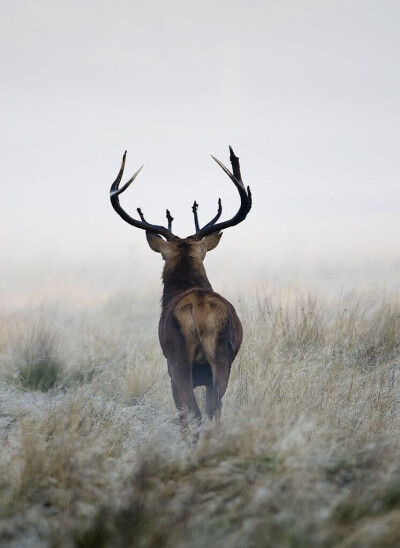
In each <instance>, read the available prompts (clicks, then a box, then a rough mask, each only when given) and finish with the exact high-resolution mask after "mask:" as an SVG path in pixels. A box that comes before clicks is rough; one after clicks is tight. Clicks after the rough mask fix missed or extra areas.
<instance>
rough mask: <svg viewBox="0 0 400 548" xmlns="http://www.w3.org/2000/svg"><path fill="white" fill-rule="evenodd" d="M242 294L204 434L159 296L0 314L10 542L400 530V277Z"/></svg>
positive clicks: (0, 403)
mask: <svg viewBox="0 0 400 548" xmlns="http://www.w3.org/2000/svg"><path fill="white" fill-rule="evenodd" d="M226 296H228V295H226ZM228 297H229V296H228ZM235 304H236V305H237V309H238V312H239V315H240V317H241V319H242V321H243V325H244V331H245V338H244V343H243V346H242V349H241V351H240V353H239V356H238V358H237V360H236V361H235V362H234V365H233V369H232V374H231V379H230V384H229V387H228V391H227V393H226V395H225V397H224V400H223V403H224V408H223V414H222V423H221V425H215V424H209V423H208V424H207V423H205V424H204V425H203V426H202V430H201V436H200V441H199V443H198V445H197V446H196V447H194V448H193V447H192V444H191V435H192V433H191V432H190V431H189V432H187V434H186V439H182V437H181V434H180V430H179V427H178V424H177V421H176V412H175V409H174V405H173V401H172V395H171V390H170V385H169V378H168V375H167V372H166V364H165V360H164V358H163V356H162V354H161V351H160V348H159V345H158V340H157V316H158V311H157V303H156V302H152V303H151V304H148V303H146V302H140V301H138V300H137V299H136V298H135V296H132V295H126V294H125V295H119V296H118V295H117V296H115V297H114V298H113V299H109V300H108V301H107V303H105V304H102V305H101V306H100V305H98V306H96V307H91V308H88V309H86V310H82V309H81V310H79V312H77V310H76V309H75V310H68V309H67V308H66V306H65V305H58V306H55V305H54V306H50V305H43V306H41V307H25V308H24V309H23V310H20V311H19V312H18V313H13V314H3V315H2V316H1V318H0V336H1V339H0V344H1V346H0V351H1V354H0V545H1V546H10V547H18V548H20V547H23V546H34V547H36V546H61V547H64V546H65V547H70V546H71V547H72V546H78V547H100V548H101V547H128V546H135V547H136V546H139V547H156V546H157V547H160V546H169V547H174V548H175V547H186V546H190V547H194V548H196V547H199V548H200V547H204V546H209V547H210V548H211V547H213V548H214V547H222V546H223V547H225V546H226V547H228V546H229V547H234V548H235V547H237V548H239V547H246V548H247V547H258V546H260V547H265V546H273V547H275V546H278V547H310V546H318V547H325V546H341V547H358V546H360V547H361V546H362V547H369V546H377V547H378V546H379V547H384V546H388V547H389V546H390V547H392V546H400V527H399V524H400V298H399V295H397V294H393V293H392V294H384V292H382V291H376V292H372V291H371V292H363V293H361V294H357V293H352V294H350V295H347V296H343V297H336V298H334V299H328V298H325V297H323V296H318V297H316V296H313V295H309V294H306V293H304V292H302V291H299V290H294V289H293V290H287V291H286V290H285V291H283V290H282V291H281V292H280V291H278V290H276V291H271V292H269V291H264V292H262V294H261V295H258V296H257V297H254V298H252V299H251V298H250V297H248V298H247V299H246V300H244V301H237V302H235ZM197 394H198V397H199V399H200V401H202V400H203V399H204V395H203V393H202V390H201V389H198V392H197Z"/></svg>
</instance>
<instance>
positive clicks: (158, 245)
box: [146, 232, 167, 253]
mask: <svg viewBox="0 0 400 548" xmlns="http://www.w3.org/2000/svg"><path fill="white" fill-rule="evenodd" d="M146 238H147V242H148V244H149V246H150V248H151V249H152V250H153V251H156V252H157V253H163V252H164V251H165V245H166V243H167V242H166V241H165V240H163V239H162V238H161V236H159V235H158V234H154V232H146Z"/></svg>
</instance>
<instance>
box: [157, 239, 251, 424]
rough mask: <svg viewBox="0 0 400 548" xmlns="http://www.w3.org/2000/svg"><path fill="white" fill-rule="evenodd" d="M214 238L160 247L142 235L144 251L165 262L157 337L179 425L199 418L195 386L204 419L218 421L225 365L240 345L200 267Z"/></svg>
mask: <svg viewBox="0 0 400 548" xmlns="http://www.w3.org/2000/svg"><path fill="white" fill-rule="evenodd" d="M220 237H221V234H211V235H209V236H207V237H206V238H204V239H203V240H201V241H198V240H195V239H194V238H185V239H181V238H174V240H172V241H170V242H166V241H164V240H162V239H161V238H160V237H158V236H155V235H152V234H147V239H148V242H149V245H150V247H151V248H152V249H153V250H154V251H158V252H160V253H161V254H162V256H163V258H164V260H165V266H164V271H163V283H164V291H163V297H162V313H161V318H160V324H159V338H160V344H161V348H162V350H163V353H164V355H165V357H166V358H167V362H168V372H169V375H170V377H171V385H172V393H173V396H174V400H175V405H176V407H177V409H178V412H179V415H180V417H181V419H182V421H183V422H184V423H185V424H186V423H187V422H188V421H189V420H192V419H196V420H198V421H201V418H202V417H201V412H200V410H199V407H198V404H197V401H196V398H195V395H194V391H193V388H194V387H196V386H201V385H204V386H206V409H205V411H206V414H207V416H208V417H209V418H210V419H211V418H212V417H213V416H214V415H215V416H217V417H219V416H220V414H221V407H222V402H221V399H222V397H223V395H224V394H225V391H226V387H227V384H228V379H229V374H230V369H231V365H232V362H233V360H234V359H235V356H236V354H237V353H238V351H239V348H240V345H241V342H242V325H241V323H240V320H239V318H238V317H237V315H236V312H235V309H234V307H233V306H232V305H231V304H230V303H229V302H228V301H227V300H226V299H224V297H222V296H221V295H219V294H218V293H215V292H214V291H213V289H212V287H211V284H210V282H209V280H208V278H207V274H206V271H205V269H204V266H203V260H204V257H205V255H206V253H207V251H209V250H211V249H214V248H215V247H216V246H217V245H218V243H219V240H220Z"/></svg>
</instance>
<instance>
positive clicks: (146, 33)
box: [0, 0, 400, 305]
mask: <svg viewBox="0 0 400 548" xmlns="http://www.w3.org/2000/svg"><path fill="white" fill-rule="evenodd" d="M399 25H400V5H399V4H398V2H395V1H387V2H385V3H381V2H377V1H375V2H372V1H364V0H363V1H337V2H320V1H305V2H301V3H299V2H295V1H291V2H289V1H279V2H278V1H274V2H271V1H270V2H262V1H261V0H260V1H248V2H240V1H235V0H230V1H229V2H228V1H226V0H221V1H219V2H211V1H208V0H202V1H201V2H200V1H193V2H183V1H181V0H165V1H148V2H139V1H126V0H124V1H121V0H118V1H116V2H113V3H110V2H106V1H96V2H94V1H87V2H84V3H82V2H77V1H69V2H68V3H61V2H51V1H47V0H37V1H36V2H34V3H32V2H23V3H21V2H18V3H17V2H12V1H8V0H5V1H4V2H3V3H2V23H1V27H2V29H1V35H0V51H1V70H2V85H1V89H0V99H1V102H0V111H1V126H2V129H3V131H2V132H1V135H0V139H1V151H2V161H1V164H0V180H1V184H2V190H3V199H2V200H1V203H0V209H1V211H0V219H1V222H2V231H1V234H2V249H3V252H2V254H1V265H0V266H1V272H2V274H1V276H0V289H1V291H2V294H3V299H2V302H4V303H8V304H9V303H14V305H16V304H18V303H22V302H24V301H26V300H29V299H33V298H34V297H35V296H38V295H48V296H49V295H50V296H51V295H53V294H57V293H60V292H61V293H62V291H64V293H65V295H67V296H68V295H71V298H72V297H73V298H74V299H76V300H77V301H79V300H83V301H85V297H86V298H88V299H89V300H90V299H91V298H92V297H93V299H95V298H100V297H99V296H104V295H109V294H111V293H112V292H113V291H116V290H119V289H121V288H127V289H129V288H135V289H136V290H139V291H154V289H158V288H159V284H160V282H159V277H160V271H161V268H162V264H161V259H160V257H159V256H157V255H155V254H153V253H152V252H151V251H150V250H149V249H148V247H147V243H146V240H145V236H144V233H143V231H140V230H137V229H134V228H133V227H131V226H129V225H127V224H126V223H124V222H123V221H122V220H121V219H120V218H119V217H118V216H117V215H116V213H115V212H114V211H113V210H112V208H111V206H110V203H109V198H108V194H109V187H110V184H111V182H112V181H113V180H114V178H115V176H116V174H117V172H118V169H119V166H120V162H121V157H122V154H123V152H124V150H125V149H127V150H128V157H127V166H126V174H125V176H126V178H128V177H129V176H130V175H131V174H132V173H133V172H134V171H135V170H136V169H137V168H138V167H139V166H140V165H141V164H142V163H144V164H145V167H144V169H143V171H142V172H141V173H140V176H139V177H138V179H137V180H136V181H135V184H134V185H133V186H132V187H131V188H129V191H127V193H126V196H125V195H124V196H123V197H122V198H121V202H122V203H123V205H124V207H125V208H126V209H127V210H128V211H129V212H131V213H132V214H133V213H134V212H136V207H138V206H140V207H142V209H143V211H144V213H145V215H146V218H147V219H148V220H150V222H153V223H155V224H162V223H164V222H166V221H165V209H166V208H167V207H168V208H169V209H170V210H171V212H172V214H173V216H174V218H175V221H174V231H175V233H177V234H178V235H180V236H186V235H189V234H191V233H193V232H194V225H193V218H192V213H191V205H192V203H193V201H194V200H195V199H196V200H197V201H198V202H199V204H200V209H199V216H200V222H203V223H205V222H207V221H208V220H209V219H211V218H212V217H213V216H214V215H215V212H216V208H217V200H218V198H219V197H221V198H222V203H223V208H224V212H223V215H224V218H228V217H229V216H232V215H233V214H234V213H235V211H236V209H237V207H238V201H239V200H238V196H237V193H236V190H235V189H234V187H233V185H232V183H231V182H230V181H229V179H228V178H227V177H226V175H225V174H224V173H223V172H222V171H221V170H220V168H219V167H218V166H217V165H216V164H215V163H214V162H213V160H212V159H211V158H210V156H209V154H210V153H212V154H214V155H215V156H217V157H218V158H219V159H220V160H221V161H222V162H224V163H225V164H227V165H229V156H228V145H232V146H233V147H234V150H235V152H236V154H237V155H238V156H239V157H240V161H241V166H242V175H243V179H244V182H245V183H246V184H248V185H250V186H251V189H252V192H253V197H254V206H253V209H252V211H251V212H250V214H249V216H248V218H247V219H246V221H245V222H244V223H242V224H241V225H239V226H238V227H235V228H230V229H228V230H226V231H225V234H224V236H223V238H222V240H221V243H220V245H219V247H218V249H217V250H215V251H214V252H213V253H212V254H211V253H210V256H209V257H208V258H207V267H208V271H209V275H210V278H211V279H212V281H214V280H215V283H214V285H215V288H216V289H217V288H219V287H230V288H232V290H233V289H234V288H235V290H237V291H247V289H248V287H250V286H254V285H257V284H260V283H262V284H278V285H279V284H282V283H288V282H289V281H291V280H296V281H301V282H302V283H303V282H304V283H306V284H308V285H310V286H311V287H313V286H315V287H319V286H323V287H329V288H330V290H333V291H338V290H340V289H341V288H343V287H345V288H351V287H356V286H358V285H359V284H361V285H368V284H380V285H385V284H388V285H395V284H396V283H397V280H398V275H399V271H400V253H399V249H398V245H397V234H398V232H399V228H400V220H399V219H400V217H399V211H400V191H399V182H398V174H399V171H400V155H399V154H398V151H397V147H398V143H399V137H400V130H399V128H400V107H399V96H400V95H399V92H400V89H399V88H400V72H399V70H398V52H399V47H400V35H399V32H398V29H399ZM68 288H69V289H68ZM96 295H97V297H96Z"/></svg>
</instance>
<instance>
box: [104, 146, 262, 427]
mask: <svg viewBox="0 0 400 548" xmlns="http://www.w3.org/2000/svg"><path fill="white" fill-rule="evenodd" d="M229 149H230V161H231V164H232V173H231V172H230V171H229V170H228V169H227V168H226V167H225V166H224V165H223V164H222V163H221V162H220V161H219V160H217V158H214V156H212V158H213V159H214V160H215V161H216V162H217V164H218V165H219V166H220V167H221V168H222V169H223V170H224V171H225V173H226V174H227V175H228V176H229V178H230V179H231V180H232V182H233V184H234V185H235V187H236V188H237V190H238V192H239V196H240V207H239V209H238V211H237V213H236V214H235V215H234V216H233V217H232V218H231V219H229V220H227V221H222V222H217V221H218V220H219V218H220V216H221V213H222V204H221V199H219V200H218V212H217V214H216V216H215V217H214V218H213V219H212V220H211V221H210V222H209V223H207V224H206V225H204V226H203V228H200V225H199V219H198V213H197V209H198V204H197V203H196V202H194V204H193V207H192V211H193V215H194V224H195V228H196V232H195V234H193V235H192V236H188V237H187V238H179V237H178V236H175V235H174V234H173V232H172V221H173V217H172V216H171V214H170V212H169V210H168V209H167V215H166V217H167V220H168V227H167V228H166V227H164V226H159V225H153V224H150V223H148V222H147V221H146V220H145V218H144V216H143V213H142V211H141V209H140V208H138V209H137V212H138V214H139V217H140V220H137V219H134V218H132V217H131V216H130V215H128V214H127V213H126V212H125V211H124V210H123V209H122V207H121V205H120V202H119V196H120V194H122V193H123V192H124V191H125V190H126V189H127V188H128V187H129V185H131V184H132V183H133V181H134V180H135V178H136V177H137V175H138V174H139V172H140V170H141V169H142V168H143V166H142V167H140V168H139V169H138V170H137V171H136V173H135V174H134V175H133V177H131V179H129V181H128V182H127V183H125V184H124V185H123V186H122V187H121V188H120V187H119V185H120V182H121V179H122V175H123V172H124V167H125V159H126V151H125V153H124V155H123V158H122V164H121V169H120V170H119V173H118V176H117V178H116V179H115V181H114V183H113V184H112V186H111V190H110V199H111V204H112V206H113V208H114V209H115V211H116V212H117V213H118V215H120V216H121V217H122V219H124V221H126V222H127V223H129V224H130V225H132V226H134V227H136V228H141V229H142V230H145V231H146V237H147V241H148V244H149V246H150V248H151V249H152V250H153V251H156V252H157V253H161V256H162V258H163V259H164V261H165V264H164V269H163V274H162V280H163V286H164V287H163V295H162V301H161V302H162V311H161V317H160V323H159V331H158V334H159V340H160V345H161V348H162V351H163V353H164V356H165V357H166V358H167V363H168V373H169V375H170V378H171V386H172V394H173V398H174V401H175V405H176V408H177V410H178V414H179V418H180V420H181V423H182V425H187V424H188V423H189V422H190V421H196V422H197V423H198V424H200V423H201V420H202V415H201V412H200V409H199V406H198V404H197V401H196V397H195V394H194V388H195V387H197V386H205V387H206V400H205V413H206V414H207V416H208V418H209V419H210V420H211V419H212V418H213V417H216V419H219V418H220V415H221V409H222V401H221V400H222V397H223V396H224V394H225V391H226V388H227V384H228V379H229V374H230V370H231V365H232V362H233V360H234V359H235V357H236V355H237V353H238V351H239V348H240V345H241V342H242V336H243V331H242V324H241V323H240V320H239V318H238V316H237V314H236V311H235V309H234V307H233V306H232V304H231V303H230V302H229V301H227V300H226V299H225V298H224V297H222V296H221V295H219V294H218V293H216V292H215V291H214V290H213V288H212V287H211V284H210V282H209V280H208V278H207V274H206V271H205V268H204V265H203V261H204V258H205V256H206V253H207V251H211V250H212V249H214V248H215V247H217V245H218V243H219V241H220V239H221V236H222V232H221V231H222V230H224V229H225V228H229V227H231V226H235V225H237V224H239V223H241V222H242V221H243V220H244V219H245V218H246V216H247V214H248V212H249V211H250V209H251V203H252V202H251V192H250V188H249V187H247V190H246V188H245V186H244V184H243V181H242V177H241V174H240V164H239V158H237V157H236V156H235V154H234V152H233V150H232V148H231V147H229Z"/></svg>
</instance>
